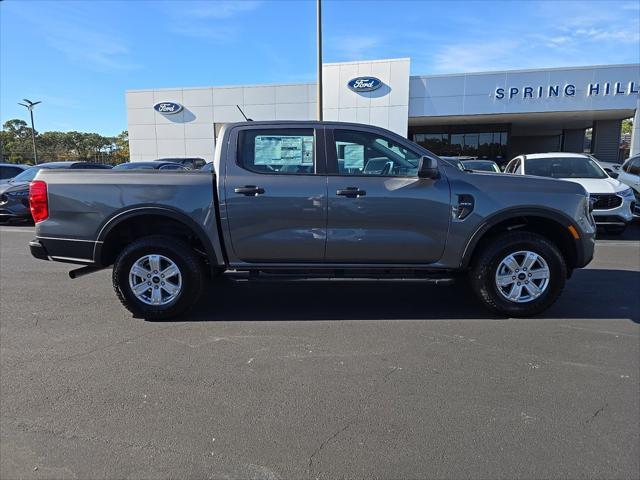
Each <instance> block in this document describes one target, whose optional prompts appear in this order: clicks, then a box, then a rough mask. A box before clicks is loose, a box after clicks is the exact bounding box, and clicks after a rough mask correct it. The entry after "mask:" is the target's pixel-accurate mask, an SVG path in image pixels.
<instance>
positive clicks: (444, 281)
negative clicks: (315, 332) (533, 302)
mask: <svg viewBox="0 0 640 480" xmlns="http://www.w3.org/2000/svg"><path fill="white" fill-rule="evenodd" d="M224 277H225V278H227V279H229V280H231V281H233V282H263V283H281V282H287V283H291V282H295V283H302V282H379V283H393V282H402V283H406V282H421V283H429V284H432V285H451V284H453V283H454V282H455V281H456V277H455V276H453V275H447V276H444V275H420V276H418V275H408V276H398V275H395V276H394V275H349V274H348V272H345V274H344V275H339V274H338V275H335V274H333V275H332V274H330V273H310V274H305V275H301V274H286V273H277V274H273V273H264V272H256V271H251V272H238V271H233V270H231V271H227V272H226V273H225V274H224Z"/></svg>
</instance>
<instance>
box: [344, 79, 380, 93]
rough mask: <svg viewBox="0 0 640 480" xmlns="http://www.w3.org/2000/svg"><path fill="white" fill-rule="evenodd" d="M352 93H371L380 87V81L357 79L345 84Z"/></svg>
mask: <svg viewBox="0 0 640 480" xmlns="http://www.w3.org/2000/svg"><path fill="white" fill-rule="evenodd" d="M347 85H348V86H349V88H350V89H351V90H353V91H354V92H372V91H373V90H377V89H378V88H380V87H381V86H382V80H380V79H379V78H376V77H358V78H354V79H352V80H350V81H349V83H347Z"/></svg>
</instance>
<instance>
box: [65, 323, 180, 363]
mask: <svg viewBox="0 0 640 480" xmlns="http://www.w3.org/2000/svg"><path fill="white" fill-rule="evenodd" d="M170 328H176V327H175V326H173V325H172V326H170V327H161V328H156V329H154V330H153V331H151V332H146V333H141V334H140V335H133V336H132V337H127V338H124V339H122V340H118V341H117V342H113V343H109V344H108V345H105V346H103V347H98V348H93V349H91V350H89V351H87V352H79V353H74V354H73V355H70V356H68V357H64V358H63V359H62V361H66V360H72V359H74V358H78V357H84V356H86V355H91V354H92V353H96V352H102V351H104V350H108V349H109V348H111V347H116V346H118V345H123V344H125V343H127V342H130V341H131V340H137V339H139V338H143V337H148V336H151V335H155V334H156V333H158V332H160V331H162V330H167V329H170Z"/></svg>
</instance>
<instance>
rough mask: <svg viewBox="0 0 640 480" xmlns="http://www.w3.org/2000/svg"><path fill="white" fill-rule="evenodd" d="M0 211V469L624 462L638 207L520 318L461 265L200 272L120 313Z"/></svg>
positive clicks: (517, 471)
mask: <svg viewBox="0 0 640 480" xmlns="http://www.w3.org/2000/svg"><path fill="white" fill-rule="evenodd" d="M32 237H33V229H32V228H31V227H0V478H2V479H13V478H77V479H90V478H110V479H111V478H222V479H224V478H238V479H315V478H320V479H343V478H344V479H371V478H385V479H398V478H403V479H414V478H415V479H417V478H442V479H467V478H473V479H501V478H504V479H513V478H521V479H533V478H535V479H541V478H572V479H574V478H606V479H611V478H640V460H639V459H640V378H639V374H640V226H638V225H634V226H633V227H632V228H630V229H628V231H627V232H626V234H625V235H624V236H623V237H609V238H607V239H603V240H599V241H598V245H597V250H596V257H595V260H594V262H592V264H591V265H589V267H588V268H587V269H584V270H580V271H577V272H575V274H574V276H573V278H572V279H571V280H570V281H569V282H568V283H567V287H566V289H565V291H564V293H563V295H562V297H561V298H560V300H559V301H558V302H557V303H556V305H554V306H553V307H552V308H551V309H550V310H548V311H547V312H546V313H544V314H543V315H541V316H540V317H538V318H532V319H502V318H494V317H492V316H491V315H489V314H487V313H486V312H485V311H484V310H482V308H481V307H480V306H479V305H478V303H477V302H476V301H475V300H474V298H473V295H472V293H471V292H469V291H467V290H465V288H464V286H463V285H456V286H450V287H438V286H429V285H423V284H416V283H407V284H403V283H386V282H380V283H355V284H345V283H339V284H333V283H332V284H327V283H316V282H314V283H305V284H279V285H276V284H247V283H240V284H238V283H231V282H223V283H221V284H215V285H211V287H210V289H209V291H208V292H207V294H206V295H205V298H203V300H202V301H201V302H200V304H199V305H197V306H196V307H195V310H194V311H193V312H192V313H191V314H190V315H188V316H187V317H185V318H183V319H181V321H177V322H145V321H142V320H139V319H133V318H132V317H131V315H130V314H129V313H128V312H127V311H125V310H124V308H122V307H121V306H120V304H119V302H118V301H117V299H116V296H115V294H114V293H113V291H112V288H111V277H110V274H111V272H110V271H102V272H98V273H96V274H93V275H89V276H86V277H82V278H80V279H77V280H71V279H69V278H68V276H67V271H68V270H70V268H71V267H70V266H69V265H64V264H60V263H54V262H43V261H39V260H36V259H33V258H32V257H31V256H30V255H29V252H28V248H27V243H28V241H29V240H30V239H31V238H32Z"/></svg>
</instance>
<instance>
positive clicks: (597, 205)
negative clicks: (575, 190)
mask: <svg viewBox="0 0 640 480" xmlns="http://www.w3.org/2000/svg"><path fill="white" fill-rule="evenodd" d="M590 196H591V198H592V202H593V209H594V210H610V209H612V208H616V207H619V206H620V205H622V197H619V196H617V195H613V194H611V193H594V194H591V195H590Z"/></svg>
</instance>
